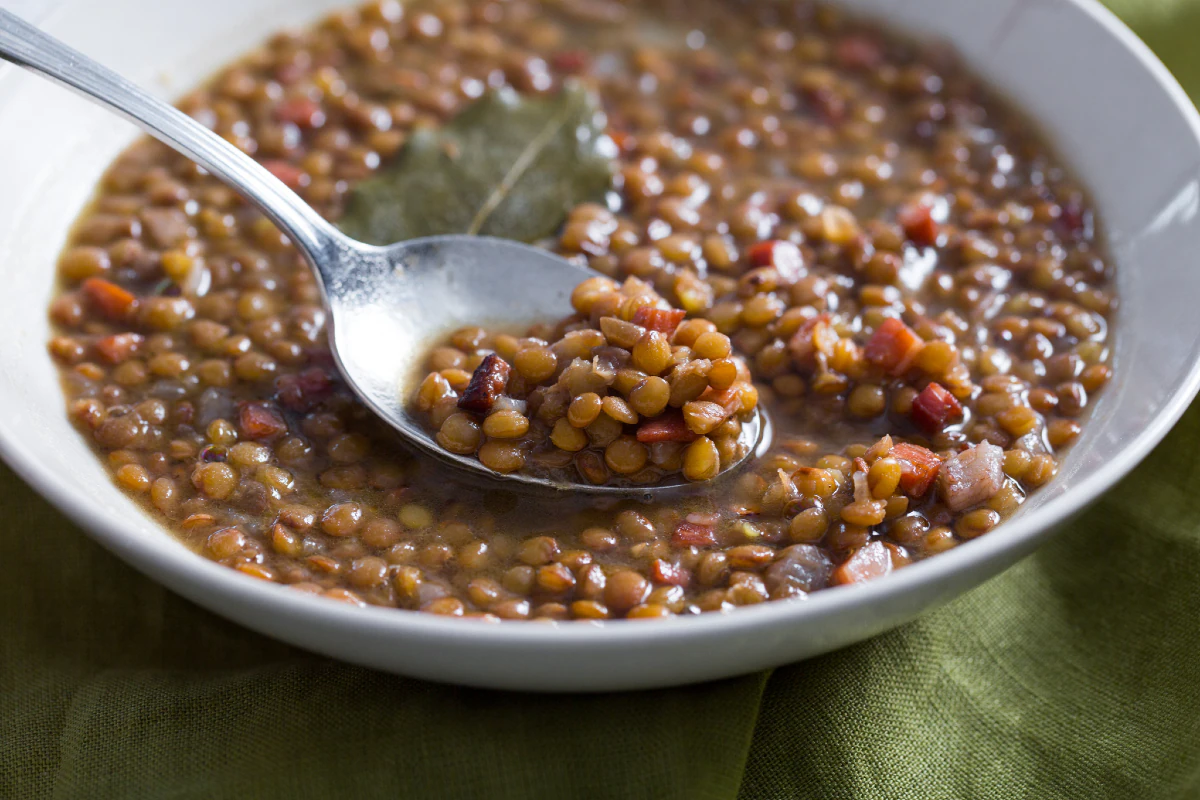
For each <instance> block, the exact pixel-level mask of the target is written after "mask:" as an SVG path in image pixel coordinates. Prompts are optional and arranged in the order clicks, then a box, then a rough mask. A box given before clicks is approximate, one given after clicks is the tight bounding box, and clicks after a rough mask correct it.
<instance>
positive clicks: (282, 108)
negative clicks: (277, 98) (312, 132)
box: [275, 97, 325, 128]
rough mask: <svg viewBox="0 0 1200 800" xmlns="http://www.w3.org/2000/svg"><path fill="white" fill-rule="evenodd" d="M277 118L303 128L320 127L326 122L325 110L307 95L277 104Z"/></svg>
mask: <svg viewBox="0 0 1200 800" xmlns="http://www.w3.org/2000/svg"><path fill="white" fill-rule="evenodd" d="M275 118H276V119H277V120H279V121H280V122H290V123H292V124H293V125H296V126H298V127H301V128H319V127H321V126H322V125H324V124H325V112H324V111H322V110H321V107H320V106H319V105H317V104H316V103H315V102H313V101H312V100H309V99H308V98H307V97H293V98H291V99H290V100H284V101H283V102H282V103H280V104H279V105H277V106H275Z"/></svg>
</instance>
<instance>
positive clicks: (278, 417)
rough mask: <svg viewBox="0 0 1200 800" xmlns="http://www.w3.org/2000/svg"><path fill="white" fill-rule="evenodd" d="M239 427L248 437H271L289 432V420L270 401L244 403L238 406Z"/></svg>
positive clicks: (255, 438) (243, 434)
mask: <svg viewBox="0 0 1200 800" xmlns="http://www.w3.org/2000/svg"><path fill="white" fill-rule="evenodd" d="M238 428H239V429H240V431H241V434H242V436H245V437H246V438H247V439H254V440H259V439H271V438H274V437H276V436H279V435H281V434H284V433H287V429H288V427H287V422H286V421H285V420H284V418H283V415H282V414H280V413H279V410H278V409H276V408H275V407H274V406H272V405H271V404H270V403H242V404H241V405H240V406H239V407H238Z"/></svg>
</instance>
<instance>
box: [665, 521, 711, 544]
mask: <svg viewBox="0 0 1200 800" xmlns="http://www.w3.org/2000/svg"><path fill="white" fill-rule="evenodd" d="M716 543H717V532H716V530H714V529H713V528H711V527H709V526H708V525H696V524H695V523H692V522H681V523H679V524H678V525H677V526H676V527H675V532H674V533H673V534H671V544H673V545H675V546H676V547H712V546H713V545H715V544H716Z"/></svg>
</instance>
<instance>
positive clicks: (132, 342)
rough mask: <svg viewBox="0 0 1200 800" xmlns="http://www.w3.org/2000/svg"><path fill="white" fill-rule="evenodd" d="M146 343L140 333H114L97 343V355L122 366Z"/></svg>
mask: <svg viewBox="0 0 1200 800" xmlns="http://www.w3.org/2000/svg"><path fill="white" fill-rule="evenodd" d="M143 341H145V337H143V336H142V335H141V334H139V333H114V334H113V335H112V336H105V337H104V338H103V339H100V340H98V341H97V342H96V344H95V347H96V353H97V354H98V355H99V356H100V358H102V359H103V360H105V361H107V362H108V363H110V364H120V363H121V362H122V361H126V360H128V359H130V358H132V357H133V354H134V353H136V352H137V351H138V348H139V347H141V346H142V342H143Z"/></svg>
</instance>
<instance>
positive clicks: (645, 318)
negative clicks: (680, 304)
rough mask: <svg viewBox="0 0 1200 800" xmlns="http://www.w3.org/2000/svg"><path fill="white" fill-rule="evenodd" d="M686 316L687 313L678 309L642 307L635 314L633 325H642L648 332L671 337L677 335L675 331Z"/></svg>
mask: <svg viewBox="0 0 1200 800" xmlns="http://www.w3.org/2000/svg"><path fill="white" fill-rule="evenodd" d="M685 316H687V312H686V311H683V310H682V309H678V308H652V307H651V306H642V307H641V308H639V309H638V310H637V311H635V312H633V324H634V325H641V326H642V327H643V328H645V329H646V330H648V331H658V332H659V333H661V334H664V335H665V336H668V337H669V336H670V335H671V334H673V333H675V329H676V328H678V327H679V323H681V322H683V318H684V317H685Z"/></svg>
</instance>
